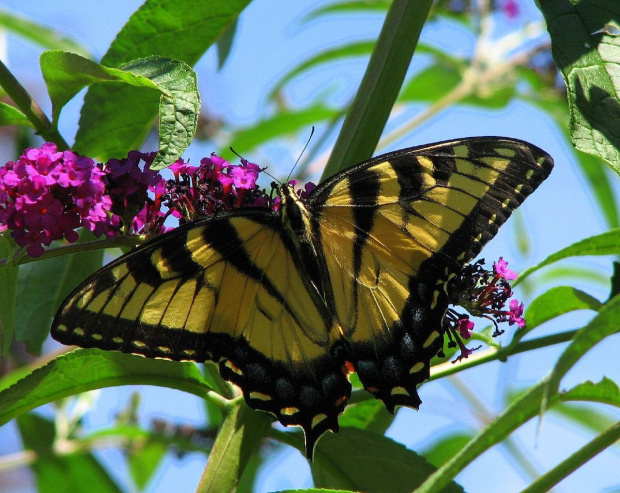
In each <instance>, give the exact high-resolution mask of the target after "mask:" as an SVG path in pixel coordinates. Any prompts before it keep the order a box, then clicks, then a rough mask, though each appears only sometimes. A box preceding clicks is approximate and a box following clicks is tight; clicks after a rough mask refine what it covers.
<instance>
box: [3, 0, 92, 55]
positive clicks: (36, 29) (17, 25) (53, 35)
mask: <svg viewBox="0 0 620 493" xmlns="http://www.w3.org/2000/svg"><path fill="white" fill-rule="evenodd" d="M0 26H2V27H5V28H6V29H7V30H9V31H13V32H14V33H16V34H19V35H20V36H22V37H23V38H25V39H27V40H29V41H32V42H33V43H36V44H38V45H39V46H42V47H43V48H45V49H47V50H63V51H71V52H73V53H77V54H79V55H82V56H84V57H87V58H91V54H90V52H89V51H88V49H87V48H86V47H85V46H84V45H82V44H81V43H79V42H78V41H75V40H73V39H71V38H68V37H66V36H62V35H60V34H59V33H58V30H56V29H50V28H48V27H46V26H44V25H42V24H39V23H37V22H33V21H32V20H30V19H26V18H25V17H22V16H20V15H17V14H14V13H12V12H9V11H7V10H4V9H2V8H0Z"/></svg>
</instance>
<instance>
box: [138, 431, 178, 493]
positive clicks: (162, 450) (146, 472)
mask: <svg viewBox="0 0 620 493" xmlns="http://www.w3.org/2000/svg"><path fill="white" fill-rule="evenodd" d="M167 451H168V446H167V445H166V444H165V443H164V442H162V441H159V440H149V441H147V442H146V443H145V444H144V445H143V446H141V447H139V448H135V447H133V448H132V449H131V450H130V454H129V461H128V462H129V472H130V473H131V477H132V479H133V480H134V482H135V483H136V486H137V487H138V489H140V490H144V489H145V488H146V486H147V485H148V483H149V481H150V480H151V478H152V477H153V474H155V472H156V471H157V468H158V467H159V464H160V463H161V461H162V459H163V458H164V456H165V455H166V452H167Z"/></svg>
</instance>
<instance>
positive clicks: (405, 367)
mask: <svg viewBox="0 0 620 493" xmlns="http://www.w3.org/2000/svg"><path fill="white" fill-rule="evenodd" d="M551 166H552V162H551V160H550V158H549V157H548V156H547V155H546V154H545V153H543V152H542V151H540V150H539V149H537V148H535V147H533V146H531V145H530V144H526V143H523V142H520V141H514V140H508V139H498V138H480V139H465V140H461V141H456V142H446V143H442V144H436V145H431V146H427V147H421V148H413V149H409V150H404V151H398V152H396V153H391V154H387V155H385V156H380V157H378V158H375V159H373V160H370V161H369V162H367V163H362V164H361V165H358V166H355V167H353V168H351V169H349V170H347V171H345V172H343V173H341V174H340V175H336V176H335V177H333V178H332V179H330V180H329V181H328V182H327V183H326V184H325V185H324V186H323V187H322V188H321V189H320V190H317V192H316V194H315V195H313V196H312V197H311V199H310V206H311V207H313V209H312V210H313V212H314V213H315V221H316V226H315V229H316V230H317V231H318V232H319V233H318V237H319V238H320V243H321V249H322V251H323V252H324V255H325V261H326V265H327V267H328V270H329V277H330V279H331V280H332V290H333V293H334V295H333V296H334V307H335V313H336V318H337V320H338V322H339V323H340V325H341V326H342V329H343V332H344V334H345V335H346V338H347V340H348V342H349V345H350V347H351V354H350V356H349V357H350V358H351V360H352V363H353V364H354V366H355V367H356V369H357V371H358V374H359V376H360V379H361V380H362V383H363V384H364V386H365V387H366V389H367V390H369V391H371V392H372V393H373V394H374V395H375V396H376V397H378V398H381V399H383V400H384V402H385V404H386V406H387V408H388V409H389V410H393V409H394V407H395V406H396V405H408V406H411V407H417V405H418V404H419V403H420V400H419V397H418V395H417V392H416V386H417V385H418V384H420V383H421V382H422V381H423V380H425V379H426V378H428V376H429V363H430V359H431V358H432V357H433V356H434V355H435V354H436V353H437V352H438V351H439V350H440V349H441V347H442V344H443V337H441V335H442V334H443V329H442V319H443V316H444V314H445V312H446V309H447V308H448V301H447V296H446V293H445V287H444V285H445V283H446V282H447V281H448V279H449V276H450V275H452V274H455V273H457V272H458V271H459V270H460V269H461V268H462V267H463V265H465V264H466V263H467V262H469V261H470V260H471V259H472V258H474V257H475V256H476V255H477V254H478V253H479V252H480V250H481V249H482V247H483V246H484V245H485V244H486V243H487V242H488V241H489V240H490V239H491V238H492V237H493V236H494V235H495V234H496V232H497V230H498V228H499V226H501V225H502V224H503V223H504V222H505V221H506V219H507V218H508V217H509V216H510V214H511V213H512V211H513V210H514V209H515V208H516V207H518V206H519V205H520V204H521V202H523V200H524V199H525V197H527V195H529V194H530V193H531V192H532V191H533V190H534V189H535V188H536V187H537V186H538V185H539V184H540V183H541V182H542V181H543V180H544V179H545V178H546V177H547V176H548V174H549V172H550V170H551Z"/></svg>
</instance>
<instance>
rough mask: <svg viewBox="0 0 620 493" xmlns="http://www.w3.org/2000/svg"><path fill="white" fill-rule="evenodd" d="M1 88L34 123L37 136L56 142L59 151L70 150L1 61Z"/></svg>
mask: <svg viewBox="0 0 620 493" xmlns="http://www.w3.org/2000/svg"><path fill="white" fill-rule="evenodd" d="M0 86H1V87H2V88H3V89H4V90H5V91H6V93H7V94H8V95H9V97H10V98H11V99H12V100H13V102H14V103H15V104H16V105H17V107H18V108H19V109H20V111H21V112H22V113H23V114H24V115H25V116H26V118H28V121H29V122H30V123H32V126H33V127H34V128H35V130H36V132H37V134H39V135H41V137H43V138H44V139H45V140H47V141H51V142H54V143H55V144H56V145H57V146H58V148H59V149H61V150H62V149H69V144H67V142H66V141H65V139H63V138H62V136H61V135H60V134H59V133H58V129H57V128H56V127H55V126H54V125H52V123H51V122H50V121H49V119H48V118H47V116H46V115H45V113H44V112H43V110H42V109H41V108H40V106H39V105H38V104H37V103H36V101H35V100H34V99H33V98H32V96H30V94H28V91H26V89H25V88H24V86H22V85H21V84H20V83H19V81H18V80H17V79H16V78H15V76H14V75H13V74H12V73H11V71H10V70H9V69H8V68H7V66H6V65H5V64H4V63H2V61H1V60H0Z"/></svg>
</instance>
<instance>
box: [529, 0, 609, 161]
mask: <svg viewBox="0 0 620 493" xmlns="http://www.w3.org/2000/svg"><path fill="white" fill-rule="evenodd" d="M540 8H541V10H542V12H543V14H544V16H545V19H546V20H547V27H548V30H549V34H550V35H551V47H552V53H553V58H554V60H555V62H556V63H557V65H558V68H559V69H560V71H561V72H562V76H563V77H564V81H565V82H566V87H567V89H568V102H569V108H570V113H571V120H570V130H571V139H572V141H573V144H574V145H575V147H576V148H577V149H579V150H581V151H584V152H587V153H589V154H594V155H596V156H600V157H602V158H603V159H604V160H605V161H607V162H608V163H609V164H610V165H611V166H612V167H613V168H614V169H615V170H616V172H618V173H620V130H619V128H618V124H617V122H618V121H620V71H619V70H618V52H619V50H620V37H618V36H614V35H613V34H609V33H608V32H607V31H606V30H605V26H606V25H607V24H608V23H609V22H610V21H612V20H614V19H615V20H617V19H620V2H612V1H609V0H541V1H540Z"/></svg>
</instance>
